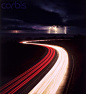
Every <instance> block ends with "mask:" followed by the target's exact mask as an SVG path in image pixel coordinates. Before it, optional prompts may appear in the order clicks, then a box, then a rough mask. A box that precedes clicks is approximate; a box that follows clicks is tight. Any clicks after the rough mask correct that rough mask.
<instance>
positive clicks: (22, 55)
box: [0, 42, 47, 86]
mask: <svg viewBox="0 0 86 94" xmlns="http://www.w3.org/2000/svg"><path fill="white" fill-rule="evenodd" d="M46 52H47V49H45V48H43V47H39V46H33V45H24V44H19V43H12V42H10V43H2V44H1V62H0V65H1V68H0V73H1V76H0V80H1V82H0V86H2V85H4V84H5V83H7V82H8V81H10V80H12V79H13V78H15V77H16V76H18V75H20V74H21V73H23V72H24V71H26V70H27V69H29V68H30V67H31V66H33V65H34V64H36V63H37V60H39V59H41V58H42V57H43V56H44V54H46Z"/></svg>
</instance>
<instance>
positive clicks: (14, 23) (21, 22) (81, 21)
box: [1, 0, 86, 31]
mask: <svg viewBox="0 0 86 94" xmlns="http://www.w3.org/2000/svg"><path fill="white" fill-rule="evenodd" d="M15 2H16V3H19V4H21V5H20V6H19V5H17V6H16V7H15V4H14V5H13V6H12V7H10V5H12V4H13V3H15ZM3 3H5V4H3ZM8 3H9V4H8ZM6 4H8V5H7V8H8V9H6V8H5V7H6ZM22 4H23V6H22ZM2 5H3V8H2ZM21 6H22V7H21ZM85 9H86V1H85V0H2V1H1V29H2V30H7V29H8V30H9V29H16V30H17V29H18V30H33V31H35V30H41V31H43V30H47V29H48V28H49V26H53V25H56V26H57V27H58V26H78V27H83V28H85V27H86V10H85Z"/></svg>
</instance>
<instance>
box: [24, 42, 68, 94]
mask: <svg viewBox="0 0 86 94" xmlns="http://www.w3.org/2000/svg"><path fill="white" fill-rule="evenodd" d="M23 43H24V44H34V45H41V46H47V47H51V48H54V49H55V50H56V51H57V52H58V53H59V57H58V59H57V61H56V63H55V65H54V66H53V67H52V69H51V70H50V71H49V72H48V73H47V74H46V75H45V77H44V78H43V79H42V80H41V81H40V82H39V83H38V84H37V85H36V86H35V87H34V88H33V89H32V90H31V91H30V92H29V93H28V94H61V93H62V88H63V86H65V82H66V80H67V73H68V53H67V52H66V51H65V50H64V49H63V48H62V47H58V46H54V45H48V44H38V43H28V42H27V41H26V42H23Z"/></svg>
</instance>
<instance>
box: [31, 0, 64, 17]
mask: <svg viewBox="0 0 86 94" xmlns="http://www.w3.org/2000/svg"><path fill="white" fill-rule="evenodd" d="M31 1H32V2H33V3H34V5H37V6H39V7H40V8H42V9H44V10H46V11H49V12H55V13H58V14H59V15H61V16H62V17H63V16H65V15H66V9H65V3H64V2H62V0H57V1H56V0H31Z"/></svg>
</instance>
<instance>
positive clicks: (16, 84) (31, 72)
mask: <svg viewBox="0 0 86 94" xmlns="http://www.w3.org/2000/svg"><path fill="white" fill-rule="evenodd" d="M23 43H24V44H25V43H27V42H23ZM40 46H41V45H40ZM44 47H46V46H44ZM46 48H48V53H47V55H46V56H45V57H44V58H43V59H42V60H41V61H39V62H38V63H37V64H36V65H34V66H33V67H31V68H30V69H28V70H27V71H25V72H24V73H22V74H21V75H19V76H18V77H16V78H15V79H13V80H11V81H10V82H8V83H7V84H5V85H4V86H2V87H1V88H0V90H1V91H2V92H1V94H6V93H8V94H14V93H15V92H16V91H18V90H19V89H20V88H21V87H23V86H24V85H25V84H26V83H28V82H29V81H30V80H31V79H32V78H34V77H35V76H36V75H37V74H38V73H39V72H41V71H42V70H43V69H44V68H45V67H46V66H47V65H48V64H49V63H50V62H51V61H52V59H53V58H54V56H55V50H54V49H53V48H50V47H46ZM5 88H6V89H5Z"/></svg>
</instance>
